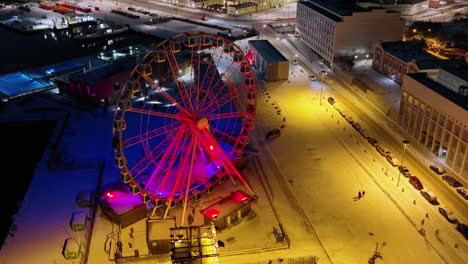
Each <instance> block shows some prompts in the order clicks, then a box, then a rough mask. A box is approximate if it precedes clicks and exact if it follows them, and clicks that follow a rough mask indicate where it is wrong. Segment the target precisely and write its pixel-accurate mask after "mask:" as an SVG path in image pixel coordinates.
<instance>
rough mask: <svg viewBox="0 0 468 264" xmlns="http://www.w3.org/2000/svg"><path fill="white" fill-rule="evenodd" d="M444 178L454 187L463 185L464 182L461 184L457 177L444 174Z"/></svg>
mask: <svg viewBox="0 0 468 264" xmlns="http://www.w3.org/2000/svg"><path fill="white" fill-rule="evenodd" d="M442 179H443V180H444V181H446V182H447V183H448V184H449V185H450V186H452V187H455V188H456V187H463V184H461V182H459V181H458V180H457V179H455V178H453V177H451V176H448V175H444V176H442Z"/></svg>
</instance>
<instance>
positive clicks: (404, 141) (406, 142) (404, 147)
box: [397, 139, 410, 186]
mask: <svg viewBox="0 0 468 264" xmlns="http://www.w3.org/2000/svg"><path fill="white" fill-rule="evenodd" d="M409 143H410V142H409V140H406V139H405V140H403V157H402V158H401V164H400V166H403V161H404V160H405V154H406V146H407V145H408V144H409ZM398 171H399V172H398V182H397V186H400V176H401V170H398Z"/></svg>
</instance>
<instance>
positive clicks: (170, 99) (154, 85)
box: [142, 74, 190, 115]
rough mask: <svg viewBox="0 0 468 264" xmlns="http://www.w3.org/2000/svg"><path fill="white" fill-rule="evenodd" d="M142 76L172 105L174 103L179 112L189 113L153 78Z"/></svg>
mask: <svg viewBox="0 0 468 264" xmlns="http://www.w3.org/2000/svg"><path fill="white" fill-rule="evenodd" d="M142 77H143V78H144V79H145V81H146V82H147V83H148V84H149V85H151V86H152V87H154V88H156V89H157V90H158V91H159V93H160V94H162V95H163V96H164V97H165V98H166V99H167V100H168V101H169V102H170V103H171V104H172V105H174V106H175V107H176V108H177V109H179V111H180V112H183V113H186V114H187V115H190V114H189V112H188V111H187V109H185V108H184V107H182V106H181V105H180V104H179V103H178V102H177V101H176V100H174V98H172V97H171V96H170V95H169V94H168V93H167V92H166V91H164V90H163V89H162V88H161V87H160V86H159V85H157V84H156V83H155V82H154V81H153V80H151V78H150V77H149V76H148V75H145V74H143V75H142Z"/></svg>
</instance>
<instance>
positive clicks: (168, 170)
mask: <svg viewBox="0 0 468 264" xmlns="http://www.w3.org/2000/svg"><path fill="white" fill-rule="evenodd" d="M187 141H189V139H187V140H185V139H184V138H183V137H181V138H180V139H179V141H178V143H177V148H174V149H172V150H169V149H168V150H167V151H171V152H172V153H171V154H170V156H171V159H170V160H169V162H168V163H167V166H166V168H165V169H166V171H165V173H164V177H163V178H162V181H161V182H160V183H159V185H158V187H157V188H156V192H160V190H164V187H165V185H166V182H167V179H168V178H169V176H170V175H171V171H172V167H173V166H174V163H175V162H176V160H177V157H179V155H180V154H182V153H181V152H182V149H183V147H182V146H184V145H185V144H186V142H187ZM179 167H180V166H179ZM160 175H162V173H161V174H160Z"/></svg>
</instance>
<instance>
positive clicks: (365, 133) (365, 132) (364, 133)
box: [358, 127, 369, 139]
mask: <svg viewBox="0 0 468 264" xmlns="http://www.w3.org/2000/svg"><path fill="white" fill-rule="evenodd" d="M358 132H359V134H361V136H362V137H363V138H365V139H368V138H369V136H368V135H367V130H365V129H364V128H362V127H361V128H360V129H359V130H358Z"/></svg>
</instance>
